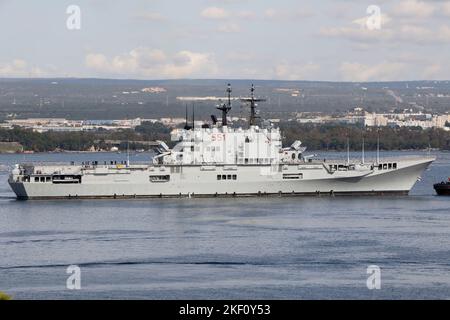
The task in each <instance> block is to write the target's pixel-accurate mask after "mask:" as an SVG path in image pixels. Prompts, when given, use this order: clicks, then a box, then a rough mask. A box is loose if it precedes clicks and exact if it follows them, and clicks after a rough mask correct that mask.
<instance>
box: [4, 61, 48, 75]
mask: <svg viewBox="0 0 450 320" xmlns="http://www.w3.org/2000/svg"><path fill="white" fill-rule="evenodd" d="M45 75H46V73H45V71H44V70H42V69H41V68H38V67H33V66H31V67H30V66H29V65H28V63H27V62H26V61H25V60H22V59H14V60H13V61H11V62H8V63H0V77H41V76H45Z"/></svg>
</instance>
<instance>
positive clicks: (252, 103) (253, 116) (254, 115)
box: [241, 84, 266, 127]
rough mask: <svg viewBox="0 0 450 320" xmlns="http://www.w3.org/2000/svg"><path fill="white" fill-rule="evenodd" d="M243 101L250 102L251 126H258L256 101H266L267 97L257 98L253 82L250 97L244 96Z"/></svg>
mask: <svg viewBox="0 0 450 320" xmlns="http://www.w3.org/2000/svg"><path fill="white" fill-rule="evenodd" d="M241 101H242V102H246V103H249V104H250V119H249V126H250V127H251V126H256V119H258V118H259V117H258V116H257V112H256V107H257V104H256V102H264V101H266V99H255V86H254V85H253V84H252V87H251V89H250V98H242V99H241Z"/></svg>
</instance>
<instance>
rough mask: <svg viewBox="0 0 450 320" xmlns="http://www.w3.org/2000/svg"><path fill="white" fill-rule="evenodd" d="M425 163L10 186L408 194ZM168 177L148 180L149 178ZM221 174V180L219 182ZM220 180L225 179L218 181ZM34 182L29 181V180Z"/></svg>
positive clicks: (20, 189)
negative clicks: (165, 179)
mask: <svg viewBox="0 0 450 320" xmlns="http://www.w3.org/2000/svg"><path fill="white" fill-rule="evenodd" d="M431 162H432V160H430V159H416V160H404V161H397V162H396V167H395V170H394V169H392V170H377V167H376V166H375V168H371V170H366V171H361V172H357V171H355V172H329V171H327V166H328V164H324V163H320V164H317V163H316V164H310V163H305V164H303V165H282V166H277V167H276V168H273V167H270V166H267V167H264V166H208V167H204V166H198V165H197V166H196V165H193V166H182V167H180V166H178V167H177V166H160V167H158V166H155V167H153V166H152V167H148V168H142V167H141V168H139V170H138V169H136V170H134V169H133V168H125V169H123V168H122V169H120V170H119V169H118V170H112V169H109V170H108V171H107V172H106V173H105V172H102V173H99V174H96V171H95V170H92V172H89V171H86V172H84V173H83V176H82V179H81V181H80V183H68V184H61V183H51V182H50V183H40V182H22V181H19V180H20V179H17V177H11V178H10V179H9V184H10V186H11V188H12V190H13V191H14V193H15V194H16V196H17V198H18V199H21V200H31V199H103V198H110V199H133V198H177V197H196V198H197V197H255V196H318V195H320V196H327V195H329V196H341V195H342V196H353V195H407V194H408V193H409V191H410V190H411V189H412V187H413V186H414V184H415V183H416V182H417V179H418V178H419V177H420V175H421V174H422V172H423V171H424V170H425V169H426V168H427V167H428V166H429V165H430V163H431ZM155 176H158V177H169V178H168V180H167V181H150V180H151V179H150V180H149V177H155ZM219 176H220V178H221V179H220V180H219ZM222 177H224V178H225V179H222ZM31 180H33V179H31Z"/></svg>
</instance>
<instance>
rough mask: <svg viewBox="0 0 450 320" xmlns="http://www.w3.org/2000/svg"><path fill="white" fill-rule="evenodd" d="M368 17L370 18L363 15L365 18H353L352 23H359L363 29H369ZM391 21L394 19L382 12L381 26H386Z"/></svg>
mask: <svg viewBox="0 0 450 320" xmlns="http://www.w3.org/2000/svg"><path fill="white" fill-rule="evenodd" d="M368 19H369V17H363V18H359V19H355V20H353V21H352V23H353V24H357V25H359V27H360V28H362V29H368V27H367V21H368ZM391 21H392V19H391V17H390V16H388V15H387V14H385V13H382V14H381V28H384V27H385V26H386V25H387V24H389V23H390V22H391Z"/></svg>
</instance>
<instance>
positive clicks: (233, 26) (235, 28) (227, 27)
mask: <svg viewBox="0 0 450 320" xmlns="http://www.w3.org/2000/svg"><path fill="white" fill-rule="evenodd" d="M217 30H218V31H219V32H224V33H236V32H239V31H241V28H240V27H239V25H238V24H237V23H233V22H230V23H226V24H222V25H220V26H219V28H218V29H217Z"/></svg>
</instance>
